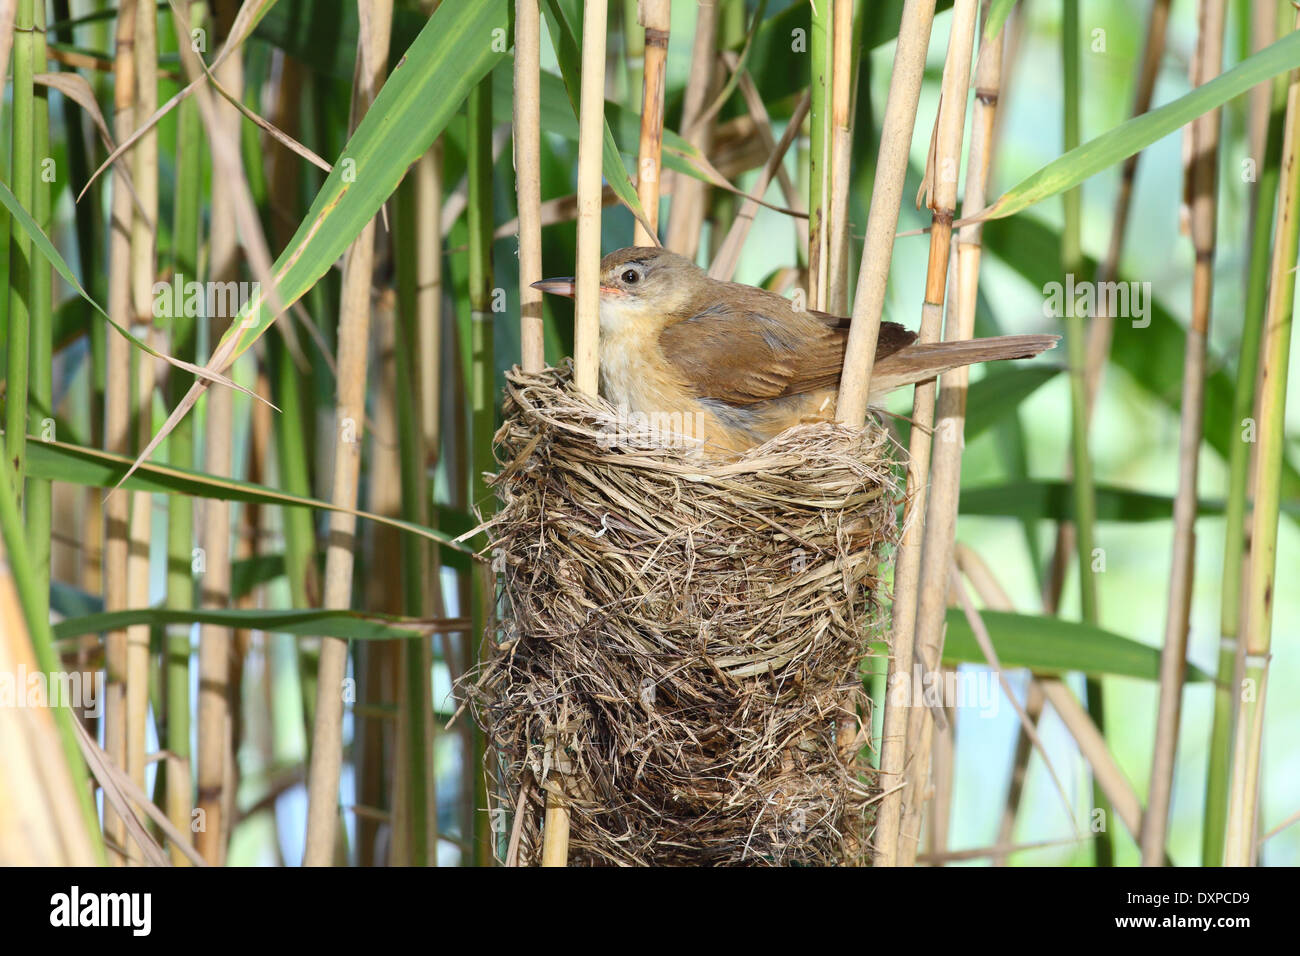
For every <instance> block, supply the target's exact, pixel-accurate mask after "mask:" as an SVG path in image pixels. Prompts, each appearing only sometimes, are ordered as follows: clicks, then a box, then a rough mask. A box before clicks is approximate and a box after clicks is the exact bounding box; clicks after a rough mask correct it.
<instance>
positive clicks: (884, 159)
mask: <svg viewBox="0 0 1300 956" xmlns="http://www.w3.org/2000/svg"><path fill="white" fill-rule="evenodd" d="M933 23H934V0H906V3H904V5H903V16H902V21H901V22H900V24H899V28H898V46H897V48H896V49H895V51H894V68H893V73H892V74H891V75H890V78H889V99H888V101H887V102H886V104H885V118H884V121H883V125H882V126H881V131H880V154H879V158H878V159H877V160H876V179H875V183H874V185H873V187H872V191H871V209H870V212H869V213H868V215H867V236H866V244H865V246H864V248H863V250H862V262H861V266H860V267H859V271H858V286H857V295H856V296H855V298H854V302H853V323H852V325H851V326H850V327H849V340H848V343H847V344H846V346H845V349H844V373H843V375H842V377H841V378H840V391H839V396H838V398H837V399H836V404H835V416H836V418H837V419H839V420H840V421H841V422H844V423H845V424H846V425H850V426H853V427H855V428H861V427H862V424H863V422H865V421H866V417H867V395H868V393H869V391H870V387H871V367H872V365H873V364H874V362H875V359H876V341H877V339H878V337H879V335H880V316H881V314H882V313H883V312H884V309H885V289H886V287H887V285H888V284H889V263H890V261H891V260H892V258H893V255H894V232H895V231H896V230H897V229H898V212H899V209H900V208H901V203H902V200H903V183H904V181H905V180H906V178H907V162H908V156H909V153H910V149H911V145H912V132H913V129H914V128H915V126H916V105H917V102H918V100H919V99H920V96H921V80H922V79H923V78H924V76H925V54H926V50H927V49H928V48H929V46H930V27H931V25H932V24H933ZM895 650H896V651H897V649H895ZM905 650H907V651H908V653H909V657H910V653H911V649H910V648H905ZM907 666H908V665H906V664H905V665H904V670H905V671H906V669H907ZM885 713H886V715H888V713H889V706H888V704H886V709H885ZM883 745H884V746H889V747H901V745H902V739H901V737H900V738H899V739H897V740H896V741H895V742H894V743H892V744H891V743H890V742H889V739H888V735H887V736H886V739H885V741H884V742H883ZM893 756H894V760H893V761H892V762H891V763H890V764H886V763H885V760H884V755H883V754H882V755H881V768H882V772H892V773H898V772H899V770H900V769H901V766H902V764H901V763H900V762H898V758H901V756H902V752H901V751H898V752H897V753H895V754H894V755H893ZM886 767H890V768H892V769H890V770H888V771H886V770H885V768H886ZM897 799H898V795H897V794H895V795H894V796H893V798H891V796H890V795H889V794H886V796H885V800H886V801H888V802H889V803H890V804H892V805H894V806H893V807H892V808H891V811H890V812H896V810H897V806H896V801H897ZM884 806H885V804H884V803H882V812H884Z"/></svg>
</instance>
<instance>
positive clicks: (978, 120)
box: [909, 0, 1004, 848]
mask: <svg viewBox="0 0 1300 956" xmlns="http://www.w3.org/2000/svg"><path fill="white" fill-rule="evenodd" d="M988 10H989V3H988V0H984V3H983V4H982V16H981V21H982V22H985V23H986V22H987V20H988ZM982 35H983V36H984V37H985V40H984V41H982V42H981V44H980V51H979V59H978V62H977V64H976V68H975V103H974V117H973V119H972V120H971V143H970V149H969V153H968V156H967V161H966V189H965V192H964V194H963V197H962V209H963V211H966V212H970V213H973V212H975V211H976V210H979V209H983V208H984V204H985V192H986V189H987V185H988V176H989V166H990V163H991V160H992V153H993V131H994V121H995V120H996V117H997V106H998V93H999V89H1000V86H1001V81H1002V46H1003V40H1004V37H1003V35H1002V34H1001V33H999V35H998V36H997V37H995V38H993V39H992V40H991V41H989V40H988V38H987V37H988V35H987V32H986V33H984V34H982ZM981 235H982V224H981V223H979V222H974V223H968V224H966V225H964V226H962V227H961V229H960V231H959V232H958V236H957V256H956V258H957V268H956V274H955V276H951V277H950V278H952V279H955V286H956V288H955V292H954V293H953V296H952V298H951V299H950V301H949V303H948V317H947V322H946V328H945V331H944V338H945V339H946V340H947V341H950V342H951V341H961V340H965V339H969V338H971V337H972V336H973V335H974V334H975V309H976V303H977V301H978V296H979V270H980V256H981V252H982V245H981ZM969 373H970V370H969V368H966V367H963V368H958V369H954V370H953V371H951V372H946V373H944V375H943V376H942V377H941V378H940V382H939V385H940V388H939V399H938V404H937V408H936V412H935V434H936V435H937V436H938V442H937V444H935V445H934V450H933V453H932V456H931V462H930V470H931V479H930V498H929V507H928V511H927V514H926V518H925V534H924V542H925V543H924V546H923V548H922V555H923V561H922V566H921V571H920V590H919V604H918V609H917V620H916V639H917V641H918V643H919V645H920V647H921V648H922V649H924V648H930V649H931V653H932V652H933V650H935V649H939V650H941V649H942V647H943V633H944V619H945V614H946V611H947V607H948V600H947V598H948V587H947V580H948V575H949V569H950V568H951V566H952V560H953V549H954V546H955V543H956V534H957V508H958V502H959V499H960V495H961V463H962V449H963V447H964V445H965V436H964V431H965V426H966V394H967V392H966V390H967V384H968V382H969ZM929 660H937V658H929ZM929 660H927V664H928V663H929ZM909 733H910V730H909ZM937 809H938V808H936V810H937ZM931 832H932V834H933V833H934V829H932V831H931ZM936 848H937V846H936Z"/></svg>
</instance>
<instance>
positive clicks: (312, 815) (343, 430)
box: [303, 0, 393, 866]
mask: <svg viewBox="0 0 1300 956" xmlns="http://www.w3.org/2000/svg"><path fill="white" fill-rule="evenodd" d="M392 16H393V6H392V2H391V0H375V2H373V3H372V4H371V5H370V10H369V18H370V29H369V31H368V34H369V35H368V37H367V36H365V34H366V33H367V31H362V33H363V37H362V38H361V40H360V41H359V42H358V48H357V64H358V67H357V84H356V87H355V88H354V91H353V116H352V123H351V128H352V129H354V130H355V129H356V126H357V124H358V123H360V121H361V117H362V116H363V115H364V114H365V112H366V110H367V109H369V108H370V104H371V103H373V102H374V99H375V96H376V95H377V94H378V92H379V87H380V86H381V85H382V84H383V80H384V77H385V75H386V74H387V64H388V43H389V37H390V34H391V30H392ZM367 39H368V40H369V44H368V47H369V48H368V49H367V45H366V43H365V41H366V40H367ZM374 263H375V221H374V219H373V218H372V219H371V220H370V221H369V222H368V223H367V224H366V225H365V226H364V227H363V228H362V230H361V233H360V234H359V235H358V236H357V238H356V240H355V241H353V243H352V245H351V247H350V248H349V250H348V254H347V259H346V261H345V263H344V267H343V293H342V301H341V308H340V314H339V335H338V392H337V402H336V425H337V434H336V435H335V439H334V483H333V490H332V493H331V500H332V501H333V502H334V503H335V504H336V505H341V506H342V507H345V508H348V509H352V508H355V507H356V503H357V486H358V483H359V480H360V476H361V446H362V437H363V428H364V421H365V406H366V362H367V356H368V352H369V337H370V287H371V282H372V279H373V275H374ZM329 527H330V534H329V544H328V546H327V548H326V552H325V582H324V594H323V600H322V604H323V606H324V607H326V608H340V609H341V608H347V607H349V606H350V605H351V603H352V569H353V563H354V556H353V542H354V541H355V538H356V528H357V520H356V517H355V515H353V514H349V513H346V512H334V513H332V514H331V515H330V522H329ZM347 664H348V646H347V642H346V641H342V640H339V639H338V638H332V637H323V638H321V652H320V667H319V670H318V671H317V679H316V716H315V726H314V727H313V732H312V747H311V769H310V772H309V774H308V781H307V847H306V852H305V853H304V856H303V865H304V866H328V865H330V863H331V862H332V861H333V860H334V855H335V841H336V837H337V835H338V829H337V827H338V811H339V777H340V774H341V771H342V763H343V740H342V734H343V692H344V683H343V682H344V678H345V677H346V675H347Z"/></svg>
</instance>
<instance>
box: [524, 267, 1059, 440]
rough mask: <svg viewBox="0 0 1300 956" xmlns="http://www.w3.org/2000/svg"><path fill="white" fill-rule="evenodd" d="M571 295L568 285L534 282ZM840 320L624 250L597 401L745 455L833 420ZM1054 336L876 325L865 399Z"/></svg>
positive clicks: (1016, 352) (607, 303) (613, 288)
mask: <svg viewBox="0 0 1300 956" xmlns="http://www.w3.org/2000/svg"><path fill="white" fill-rule="evenodd" d="M533 287H534V288H537V289H541V290H542V291H543V292H550V293H553V294H556V295H563V296H569V297H572V296H573V295H574V282H573V279H572V278H563V279H545V280H543V281H541V282H535V283H533ZM848 329H849V320H848V319H844V318H839V317H837V316H833V315H828V314H827V313H825V312H815V311H811V310H809V311H798V310H796V309H795V308H794V307H793V306H792V304H791V302H790V300H788V299H786V298H785V297H783V296H781V295H778V294H777V293H775V292H769V291H767V290H766V289H757V288H755V287H753V286H748V285H741V284H740V283H736V282H721V281H719V280H717V279H712V278H710V277H709V276H708V275H707V274H706V273H705V272H704V270H703V269H701V268H700V267H699V266H697V265H696V264H695V263H693V262H691V261H690V260H689V259H687V258H685V257H684V256H679V255H677V254H676V253H672V252H668V251H667V250H665V249H657V248H643V247H629V248H626V249H619V250H618V251H617V252H611V253H610V254H609V255H607V256H605V258H604V259H602V260H601V263H600V392H601V395H602V396H604V397H605V398H606V399H607V400H608V401H609V402H610V404H612V405H613V406H615V408H617V409H618V410H619V412H620V415H626V416H635V417H636V418H637V419H639V420H640V421H642V422H648V423H650V424H652V425H653V424H655V423H664V422H671V423H672V425H673V427H672V429H671V430H672V431H674V432H680V433H681V434H682V435H684V436H685V437H686V438H688V439H693V440H694V442H693V443H700V444H703V446H704V447H705V449H708V450H713V451H722V452H743V451H745V450H747V449H749V448H752V447H754V446H756V445H760V444H762V443H763V442H765V441H767V440H768V439H769V438H772V437H774V436H775V435H777V434H778V433H780V432H782V431H784V430H785V429H787V428H789V427H791V426H792V425H796V424H799V423H801V422H809V421H823V420H828V419H830V418H832V417H834V414H835V400H836V397H837V395H838V393H839V384H840V372H841V369H842V368H843V363H844V348H845V343H846V342H847V340H848ZM1059 338H1060V336H1056V335H1003V336H997V337H995V338H986V339H970V340H967V341H962V342H931V343H917V342H916V333H915V332H910V331H908V330H907V329H905V328H903V326H901V325H899V324H898V323H897V322H882V323H881V324H880V337H879V340H878V342H877V345H876V358H875V364H874V366H873V369H872V373H871V390H870V393H869V395H868V401H869V402H871V403H873V404H874V403H877V402H879V401H880V400H881V399H883V398H884V397H885V395H887V394H888V393H889V392H891V391H893V390H894V389H896V388H902V387H903V386H905V385H913V384H916V383H917V382H925V381H928V380H930V379H933V378H935V377H936V376H938V375H941V374H942V373H944V372H947V371H949V370H951V369H954V368H959V367H961V366H963V365H971V364H974V363H976V362H989V361H994V360H998V359H1022V358H1032V357H1033V356H1035V355H1037V354H1039V353H1040V352H1042V351H1044V350H1046V349H1049V348H1052V347H1054V346H1055V344H1056V342H1057V340H1058V339H1059Z"/></svg>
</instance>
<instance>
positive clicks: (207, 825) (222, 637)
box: [195, 56, 244, 865]
mask: <svg viewBox="0 0 1300 956" xmlns="http://www.w3.org/2000/svg"><path fill="white" fill-rule="evenodd" d="M214 72H215V74H216V77H217V79H218V81H219V82H220V83H221V84H222V86H224V87H225V88H226V89H227V90H229V91H230V92H231V94H232V95H233V96H235V97H240V96H242V95H243V87H244V68H243V61H242V59H241V58H240V57H238V56H232V57H228V58H227V59H225V60H223V61H222V62H221V63H219V64H217V67H216V70H215V71H214ZM213 111H214V113H215V117H214V122H215V127H209V129H208V136H209V142H210V143H212V144H213V145H214V146H215V145H216V143H217V142H218V141H220V140H225V141H227V142H231V141H233V142H238V139H239V132H240V124H241V118H240V116H239V114H238V113H237V112H236V111H235V109H234V107H233V106H232V105H231V104H229V103H227V102H225V101H224V100H223V101H221V102H214V104H213ZM213 166H214V173H213V177H212V211H211V214H210V221H211V232H210V237H209V247H210V253H209V256H210V258H209V270H208V279H209V281H210V282H229V281H232V280H234V279H236V278H237V277H238V275H239V236H238V232H237V229H236V220H235V211H234V207H235V201H236V199H235V196H234V191H235V189H236V185H235V183H234V182H232V181H231V180H230V179H229V178H228V177H227V176H223V175H221V174H220V172H219V171H218V170H217V165H216V163H215V162H214V164H213ZM208 320H209V322H210V323H211V326H210V328H211V334H210V336H209V338H210V341H212V342H216V341H218V340H219V339H220V337H221V336H222V335H223V334H224V333H225V331H226V329H227V327H228V326H229V324H230V317H229V316H208ZM207 403H208V415H207V427H206V429H205V435H204V462H203V464H204V470H205V471H207V472H208V473H209V474H215V475H231V474H232V473H233V471H234V441H235V414H234V394H233V393H232V392H231V390H230V389H228V388H214V389H209V390H208V393H207ZM231 524H232V509H231V506H230V502H228V501H220V500H211V501H208V502H207V503H206V505H205V507H204V510H203V524H202V528H203V531H202V539H201V540H202V549H203V550H202V557H203V572H202V576H201V577H200V579H199V580H200V588H199V596H200V603H201V604H202V606H203V607H205V608H209V609H212V610H224V609H226V608H228V607H229V606H230V583H231V542H230V539H231ZM232 644H233V642H232V635H231V631H230V629H229V628H227V627H222V626H220V625H216V624H204V625H202V626H200V628H199V655H198V667H199V694H198V698H199V699H198V757H197V761H196V774H195V777H196V780H195V782H196V784H197V794H198V802H197V805H196V808H197V810H198V811H199V812H200V814H201V818H202V820H203V829H202V830H200V831H199V833H198V834H197V836H196V839H195V847H196V848H197V849H198V851H199V853H201V854H202V855H203V858H204V859H205V860H207V861H208V862H209V863H211V864H214V865H219V864H220V863H221V862H222V861H223V860H224V857H225V851H226V839H225V837H226V833H227V830H228V828H229V825H230V823H229V821H228V820H227V819H226V817H225V812H224V811H225V798H226V787H227V784H228V780H227V772H228V771H227V765H226V751H227V746H228V744H227V741H228V740H229V739H230V734H231V706H230V705H231V686H230V677H231V670H230V658H231V648H232Z"/></svg>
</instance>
